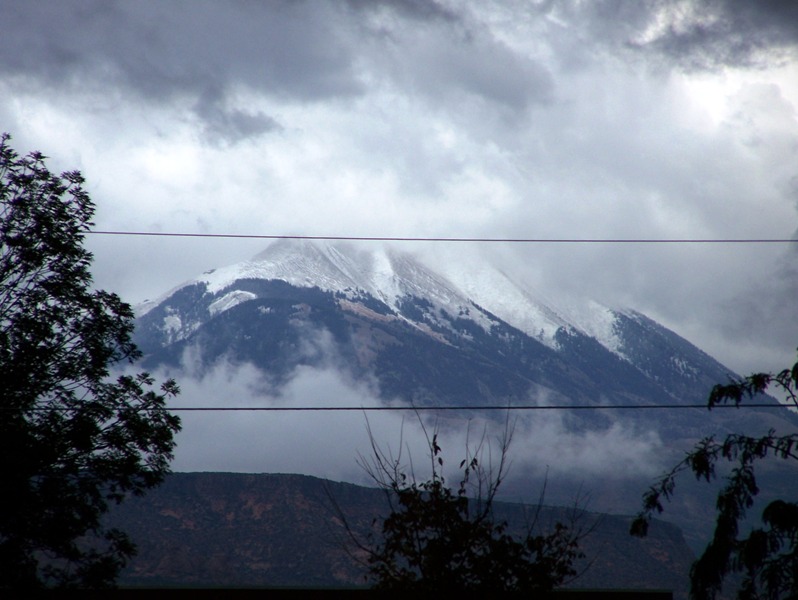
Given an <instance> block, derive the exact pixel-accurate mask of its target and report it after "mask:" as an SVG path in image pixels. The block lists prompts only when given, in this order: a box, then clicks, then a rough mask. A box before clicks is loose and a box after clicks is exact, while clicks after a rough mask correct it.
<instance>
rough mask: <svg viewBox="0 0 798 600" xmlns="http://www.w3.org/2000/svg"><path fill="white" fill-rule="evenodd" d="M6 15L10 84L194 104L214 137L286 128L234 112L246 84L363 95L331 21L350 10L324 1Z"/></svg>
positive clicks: (27, 6)
mask: <svg viewBox="0 0 798 600" xmlns="http://www.w3.org/2000/svg"><path fill="white" fill-rule="evenodd" d="M0 13H2V14H1V15H0V20H2V22H3V35H2V36H0V77H3V78H6V79H8V78H13V79H14V80H15V81H17V82H22V83H23V84H26V85H29V86H32V87H34V89H35V88H36V87H38V86H42V87H44V88H45V89H53V88H56V89H64V88H66V89H67V90H68V91H70V92H75V91H78V92H87V93H102V94H107V95H110V94H112V93H114V92H121V93H123V94H133V95H134V96H138V97H141V98H145V99H147V100H149V101H152V102H156V103H164V102H172V101H175V100H177V99H182V98H185V97H188V98H189V99H190V98H192V97H194V98H196V104H195V113H196V115H197V116H198V117H199V118H200V119H204V120H205V121H206V122H205V126H206V131H208V132H210V133H211V134H213V135H216V134H218V132H219V131H221V130H222V129H225V135H226V136H228V137H229V136H232V137H233V138H235V139H238V138H240V137H245V136H249V135H252V134H257V133H262V132H264V131H268V130H271V129H274V128H275V126H276V122H275V121H274V120H273V119H271V118H270V117H268V116H266V115H262V114H258V113H247V112H243V111H241V110H235V109H230V108H227V107H225V105H224V102H225V98H226V95H227V94H229V93H230V92H231V90H233V89H234V88H235V87H236V86H238V87H239V88H243V89H245V90H246V89H249V90H253V91H256V92H259V93H262V94H266V95H267V96H276V97H288V98H292V99H296V100H299V101H314V100H324V99H327V98H330V97H341V96H344V97H345V96H350V95H353V94H358V93H360V92H361V84H360V82H359V80H358V77H357V74H356V73H355V72H354V70H353V68H352V57H351V53H350V49H349V48H348V46H347V43H346V41H345V40H344V36H342V35H340V34H341V28H336V27H331V26H330V25H331V23H332V22H333V21H335V20H336V19H338V17H339V16H340V15H339V13H337V12H336V11H335V10H334V9H333V7H332V6H331V5H329V4H326V3H315V2H314V3H305V2H268V3H259V2H225V3H220V2H201V1H192V2H179V1H175V2H168V3H153V2H107V1H105V0H100V1H97V0H95V1H88V2H86V1H82V2H77V1H63V2H46V3H45V2H35V3H22V2H18V3H6V4H5V6H4V7H3V8H2V9H0ZM344 29H345V28H344ZM208 90H212V92H211V93H209V92H208Z"/></svg>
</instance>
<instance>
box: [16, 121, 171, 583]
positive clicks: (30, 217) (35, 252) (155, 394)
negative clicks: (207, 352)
mask: <svg viewBox="0 0 798 600" xmlns="http://www.w3.org/2000/svg"><path fill="white" fill-rule="evenodd" d="M9 139H10V137H9V136H8V135H7V134H5V135H3V136H2V138H0V478H1V479H2V485H0V587H14V588H20V587H37V586H50V585H53V586H88V587H95V586H108V585H112V584H113V582H114V579H115V577H116V575H117V573H118V571H119V570H120V568H121V567H122V566H124V564H125V562H126V560H127V558H128V557H130V556H131V555H132V554H133V553H134V546H133V544H132V543H131V541H130V540H129V539H128V537H127V536H126V535H125V534H124V533H123V532H121V531H117V530H113V529H112V530H106V529H105V528H104V527H103V525H102V522H101V517H102V515H103V514H104V513H105V512H106V511H107V510H108V508H109V503H118V502H121V501H122V500H123V499H124V498H125V497H126V496H127V495H129V494H142V493H143V492H144V491H145V490H146V489H148V488H151V487H153V486H155V485H157V484H158V483H160V482H161V481H162V480H163V477H164V475H165V474H166V473H167V472H168V464H169V460H170V459H171V458H172V450H173V448H174V439H173V436H174V434H175V433H176V432H177V431H178V430H179V429H180V425H179V420H178V418H177V417H175V416H173V415H171V414H169V413H168V412H167V411H166V410H165V400H166V398H167V397H168V396H171V395H174V394H176V393H177V392H178V388H177V386H176V385H175V383H174V381H171V380H170V381H167V382H165V383H164V384H163V386H162V387H161V389H160V391H153V390H152V389H151V387H152V384H153V380H152V379H151V378H150V377H149V375H147V374H146V373H142V374H139V375H135V376H122V377H118V378H117V379H115V380H114V379H111V378H110V377H109V366H110V365H113V364H115V363H120V362H124V361H132V360H133V359H135V358H136V357H137V356H138V351H137V350H136V347H135V346H134V345H133V343H132V342H131V333H132V330H133V312H132V310H131V308H130V306H129V305H127V304H125V303H124V302H122V301H121V300H120V299H119V297H117V296H116V295H115V294H110V293H107V292H104V291H96V290H92V280H91V275H90V272H89V266H90V264H91V260H92V255H91V254H90V253H89V252H88V251H87V250H85V249H84V248H83V245H82V244H83V238H84V234H85V233H86V232H87V231H88V230H89V228H90V226H91V225H92V223H91V217H92V215H93V212H94V206H93V204H92V202H91V200H90V199H89V196H88V195H87V193H86V192H85V191H84V189H83V187H82V184H83V178H82V177H81V175H80V174H79V173H77V172H68V173H63V174H62V175H61V176H56V175H54V174H52V173H50V172H49V171H48V170H47V168H46V167H45V164H44V157H43V156H42V155H41V154H40V153H31V154H30V155H28V156H26V157H23V158H20V157H19V155H18V154H17V153H16V152H14V150H12V149H11V147H10V146H9V144H8V142H9Z"/></svg>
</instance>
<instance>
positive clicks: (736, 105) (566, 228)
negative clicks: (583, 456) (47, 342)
mask: <svg viewBox="0 0 798 600" xmlns="http://www.w3.org/2000/svg"><path fill="white" fill-rule="evenodd" d="M797 51H798V4H796V3H795V2H792V1H791V0H781V1H778V0H760V1H758V2H750V1H748V0H714V1H711V0H704V1H676V0H674V1H668V0H591V1H587V2H584V1H578V0H572V1H562V2H557V1H538V2H535V1H532V0H522V1H518V2H514V1H511V0H506V1H496V2H491V1H480V2H470V1H465V0H462V1H457V0H452V1H448V0H442V1H441V2H437V3H436V2H433V1H431V0H429V1H425V0H404V1H399V0H396V1H388V0H385V1H369V0H351V1H349V2H344V1H340V2H332V1H328V2H325V1H312V2H310V1H307V2H301V1H297V2H289V1H272V2H249V1H240V2H233V1H230V2H220V1H205V2H203V1H201V0H191V1H184V2H180V1H175V0H173V1H169V2H140V1H132V0H130V1H117V2H113V1H109V0H94V1H92V0H84V1H70V0H60V1H58V2H55V1H53V2H26V1H22V0H19V1H17V0H0V129H2V130H5V131H8V132H10V133H11V134H12V135H13V138H14V139H13V145H14V147H15V148H16V149H17V150H18V151H20V152H27V151H30V150H41V151H42V152H44V153H45V154H46V155H47V156H49V157H51V158H50V162H49V164H50V166H51V168H52V169H54V170H59V171H60V170H65V169H80V170H81V171H82V172H83V174H84V175H85V177H86V178H87V180H88V183H87V186H88V189H89V192H90V194H91V196H92V198H93V200H94V202H95V203H96V205H97V216H96V226H97V229H99V230H124V231H162V232H198V233H214V234H226V233H239V234H300V235H334V236H342V235H352V236H400V237H401V236H421V237H448V236H456V237H500V238H507V237H512V238H518V237H521V238H662V239H668V238H790V237H793V236H795V233H796V230H797V228H798V210H797V209H798V54H797ZM88 243H89V245H90V248H91V249H92V250H93V251H94V253H95V258H96V261H95V278H96V281H97V283H98V285H99V286H101V287H103V288H106V289H110V290H112V291H116V292H118V293H120V294H121V295H122V296H123V297H124V298H125V299H126V300H128V301H129V302H132V303H137V302H140V301H142V300H144V299H145V298H151V297H153V296H158V295H160V294H161V293H163V292H164V291H166V290H167V289H169V288H171V287H172V286H174V285H176V284H178V283H180V282H181V281H183V280H185V279H188V278H190V277H192V276H194V275H196V274H198V273H200V272H202V271H204V270H207V269H209V268H213V267H218V266H223V265H225V264H228V263H231V262H236V261H239V260H244V259H247V258H249V257H250V256H252V255H254V254H255V253H257V252H258V251H260V250H261V249H262V248H263V247H264V246H265V245H266V243H265V242H263V241H254V242H253V241H234V240H232V241H231V240H213V239H203V240H184V239H180V240H175V239H166V238H144V239H142V238H130V237H113V238H110V237H100V236H92V237H90V239H89V240H88ZM419 248H420V250H422V251H427V252H428V251H429V247H428V246H426V247H419ZM472 250H474V249H473V248H468V251H472ZM493 251H495V252H498V253H499V254H500V256H502V257H503V258H502V260H504V261H505V262H506V268H507V270H508V271H511V272H514V273H517V274H519V276H523V277H525V278H527V279H528V280H529V281H530V282H532V283H533V284H534V285H535V286H538V287H539V289H541V290H544V291H546V292H549V291H555V290H557V291H562V292H563V293H569V294H575V295H577V296H579V295H582V296H586V297H592V298H596V299H598V300H601V301H604V302H608V303H615V304H622V305H625V306H630V307H632V308H636V309H638V310H640V311H642V312H645V313H646V314H648V315H650V316H652V317H653V318H655V319H658V320H660V321H662V322H663V323H664V324H666V325H668V326H670V327H672V328H673V329H675V330H676V331H677V332H678V333H680V334H682V335H684V336H685V337H688V338H689V339H690V340H691V341H693V342H694V343H696V344H698V345H699V346H700V347H702V348H703V349H705V350H707V351H708V352H709V353H710V354H713V355H714V356H716V357H717V358H719V359H721V360H722V361H723V362H725V363H726V364H728V365H729V366H731V367H732V368H734V369H736V370H738V371H739V372H742V373H746V372H750V371H752V370H754V369H777V368H781V367H784V366H787V364H792V363H791V362H790V361H792V360H793V359H794V358H795V353H794V349H795V347H796V346H798V301H796V298H798V261H797V260H796V259H798V248H796V245H795V244H793V245H789V244H769V245H696V244H680V245H647V246H640V245H590V246H586V245H579V246H573V245H553V244H552V245H544V244H537V245H515V246H511V247H510V246H508V247H504V248H494V249H493Z"/></svg>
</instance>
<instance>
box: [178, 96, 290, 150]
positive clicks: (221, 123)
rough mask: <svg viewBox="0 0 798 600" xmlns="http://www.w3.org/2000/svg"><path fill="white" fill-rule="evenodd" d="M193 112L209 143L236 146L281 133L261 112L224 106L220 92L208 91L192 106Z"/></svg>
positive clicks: (268, 117) (273, 122)
mask: <svg viewBox="0 0 798 600" xmlns="http://www.w3.org/2000/svg"><path fill="white" fill-rule="evenodd" d="M194 113H195V114H196V115H197V116H198V117H199V118H200V119H201V120H202V122H203V124H204V126H205V131H204V133H205V137H206V139H208V140H209V141H211V142H227V143H235V142H238V141H241V140H243V139H246V138H251V137H254V136H257V135H261V134H263V133H268V132H270V131H280V130H282V126H281V125H280V123H278V122H277V121H276V120H275V119H273V118H272V117H270V116H269V115H266V114H264V113H262V112H259V111H258V112H246V111H243V110H239V109H235V108H227V107H225V106H224V98H223V97H222V95H221V93H220V92H219V90H214V89H209V90H207V91H206V92H205V93H204V94H202V95H201V96H200V98H199V100H198V101H197V103H196V104H195V105H194Z"/></svg>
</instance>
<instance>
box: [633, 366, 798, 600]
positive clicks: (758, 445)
mask: <svg viewBox="0 0 798 600" xmlns="http://www.w3.org/2000/svg"><path fill="white" fill-rule="evenodd" d="M773 388H775V389H776V390H778V391H781V392H782V393H783V394H785V396H786V398H787V399H788V400H789V401H790V402H791V403H792V404H793V405H794V406H796V407H798V396H796V394H797V393H798V363H796V364H795V365H793V366H792V368H789V369H784V370H783V371H781V372H779V373H775V374H774V373H755V374H753V375H750V376H748V377H746V378H744V379H739V380H734V381H732V382H731V383H729V384H725V385H716V386H715V387H714V388H713V389H712V392H711V393H710V396H709V401H708V405H709V408H710V409H711V408H713V407H716V406H720V405H724V404H734V405H735V406H740V404H742V403H743V402H744V401H745V400H747V399H751V398H753V397H755V396H757V395H759V394H763V393H766V392H767V391H768V390H769V389H773ZM769 457H774V458H777V459H792V460H795V459H798V434H794V433H793V434H786V435H777V434H776V432H775V431H774V430H770V431H769V432H768V433H767V435H763V436H760V437H751V436H746V435H741V434H732V435H728V436H727V437H726V438H725V439H723V440H716V439H715V438H714V437H708V438H705V439H704V440H702V441H701V442H699V443H698V444H697V445H696V447H695V448H694V449H693V450H692V451H691V452H689V453H688V454H687V456H686V457H685V458H684V460H682V461H681V462H680V463H679V464H678V465H676V466H675V467H674V468H673V469H672V470H671V471H670V472H668V473H666V474H665V475H664V476H662V477H661V478H660V479H659V480H658V482H657V483H656V485H654V486H652V487H651V488H650V489H649V491H648V492H646V494H645V495H644V496H643V510H642V511H641V513H640V514H639V515H638V517H637V519H636V520H635V521H634V522H633V524H632V533H633V534H635V535H640V536H644V535H646V532H647V531H648V525H649V522H650V520H651V518H652V516H653V515H654V514H658V513H661V512H663V510H664V506H663V501H666V500H669V499H670V498H671V497H672V496H673V494H674V492H675V487H676V478H677V476H678V475H679V474H680V473H682V472H684V471H688V472H692V473H693V475H694V476H695V477H696V478H697V479H699V480H703V481H707V482H709V481H713V480H715V479H716V477H717V475H716V468H717V466H718V465H719V464H721V463H730V464H732V465H733V467H732V469H731V472H730V474H729V475H728V476H727V477H726V480H725V484H724V485H723V487H722V488H721V490H720V492H719V493H718V497H717V517H716V523H715V532H714V535H713V537H712V540H711V541H710V543H709V545H708V546H707V548H706V550H705V551H704V553H703V554H702V555H701V556H700V557H699V558H698V560H696V562H695V563H694V564H693V567H692V569H691V572H690V584H691V592H690V593H691V596H692V597H693V598H701V599H703V598H715V596H716V595H717V594H718V593H719V592H720V591H721V588H722V585H723V582H724V579H726V578H727V577H728V576H731V575H735V574H736V575H738V576H739V577H741V585H740V589H739V591H738V594H737V597H738V598H740V599H749V598H768V599H779V598H786V597H788V596H789V597H795V596H796V595H798V504H797V503H795V502H792V501H785V500H781V499H777V500H774V501H772V502H770V503H769V504H768V505H767V506H766V507H765V508H764V510H763V512H762V526H761V527H757V528H753V529H751V530H750V531H749V532H748V534H747V535H741V531H740V529H741V526H742V524H743V521H744V519H745V518H746V516H747V512H748V510H749V509H751V508H752V507H753V505H754V501H755V498H756V496H757V495H758V494H759V491H760V489H759V486H758V483H757V478H756V472H755V465H756V463H757V461H760V460H763V459H766V458H769Z"/></svg>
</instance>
